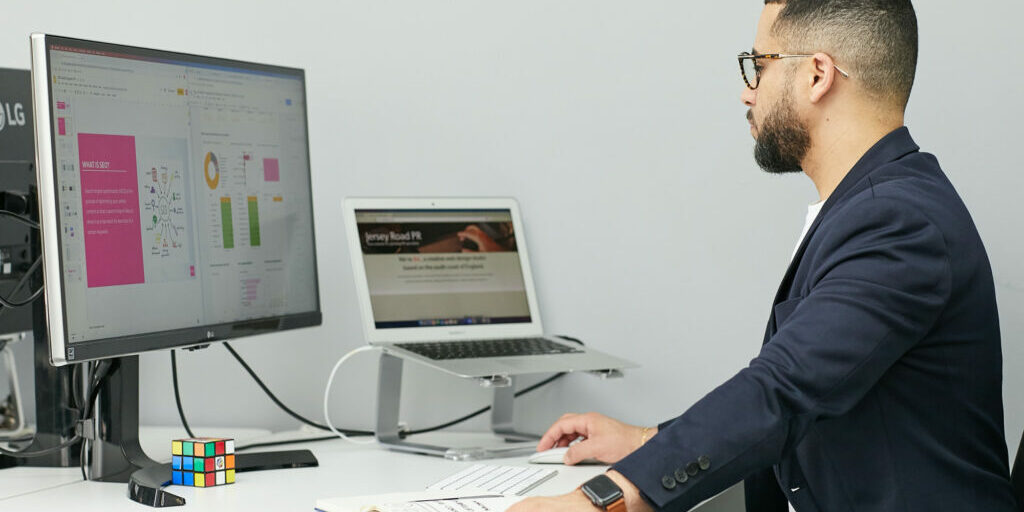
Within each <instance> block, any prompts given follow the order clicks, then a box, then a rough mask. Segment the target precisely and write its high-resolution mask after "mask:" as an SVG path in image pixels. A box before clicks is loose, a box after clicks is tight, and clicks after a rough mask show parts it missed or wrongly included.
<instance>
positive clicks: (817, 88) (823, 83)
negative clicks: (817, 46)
mask: <svg viewBox="0 0 1024 512" xmlns="http://www.w3.org/2000/svg"><path fill="white" fill-rule="evenodd" d="M811 66H812V68H811V75H810V77H809V79H810V84H808V85H809V86H810V97H809V98H808V99H810V100H811V103H818V102H819V101H821V100H822V99H823V98H825V96H826V95H828V93H829V91H831V90H832V86H833V85H834V84H835V81H836V78H838V77H839V71H838V70H836V63H835V61H834V60H832V57H830V56H829V55H828V54H825V53H815V54H814V55H812V56H811Z"/></svg>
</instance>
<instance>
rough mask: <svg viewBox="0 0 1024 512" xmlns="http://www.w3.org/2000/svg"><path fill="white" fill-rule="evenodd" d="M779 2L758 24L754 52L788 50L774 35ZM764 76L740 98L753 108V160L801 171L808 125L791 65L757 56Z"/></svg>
mask: <svg viewBox="0 0 1024 512" xmlns="http://www.w3.org/2000/svg"><path fill="white" fill-rule="evenodd" d="M782 7H783V6H782V5H780V4H769V5H766V6H765V8H764V11H763V12H762V13H761V19H760V21H759V22H758V25H757V36H756V37H755V38H754V48H753V53H786V52H787V50H788V49H787V48H784V47H782V46H783V44H782V43H781V42H779V41H776V40H775V38H773V37H772V35H771V27H772V24H773V23H774V22H775V19H776V18H777V17H778V15H779V11H780V10H782ZM757 65H758V66H760V68H761V78H760V81H759V82H758V85H757V89H756V90H751V89H750V88H749V87H744V90H743V93H742V94H741V95H740V97H741V98H742V100H743V104H744V105H747V106H748V107H750V109H749V110H748V111H747V121H748V122H749V123H750V134H751V135H753V137H754V140H755V145H754V160H755V161H757V165H759V166H760V167H761V169H763V170H764V171H766V172H769V173H773V174H781V173H790V172H801V171H802V169H801V162H802V161H803V159H804V156H805V155H806V154H807V150H808V149H809V148H810V145H811V139H810V134H809V132H808V130H807V126H806V124H805V123H804V122H803V121H802V120H801V119H800V117H799V115H798V113H797V110H796V102H795V99H794V95H793V88H792V85H793V73H792V72H791V71H790V70H791V69H793V68H792V67H789V66H793V65H792V64H788V63H787V62H785V61H781V60H768V59H758V62H757Z"/></svg>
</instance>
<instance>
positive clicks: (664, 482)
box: [661, 475, 676, 491]
mask: <svg viewBox="0 0 1024 512" xmlns="http://www.w3.org/2000/svg"><path fill="white" fill-rule="evenodd" d="M661 486H662V487H664V488H666V489H668V490H670V491H671V490H672V489H675V488H676V479H675V478H672V477H670V476H668V475H665V476H664V477H662V479H661Z"/></svg>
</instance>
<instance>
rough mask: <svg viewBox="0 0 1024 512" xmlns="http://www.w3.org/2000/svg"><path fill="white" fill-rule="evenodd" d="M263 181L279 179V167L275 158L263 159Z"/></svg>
mask: <svg viewBox="0 0 1024 512" xmlns="http://www.w3.org/2000/svg"><path fill="white" fill-rule="evenodd" d="M263 181H281V167H280V164H279V163H278V162H277V159H276V158H264V159H263Z"/></svg>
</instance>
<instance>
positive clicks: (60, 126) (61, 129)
mask: <svg viewBox="0 0 1024 512" xmlns="http://www.w3.org/2000/svg"><path fill="white" fill-rule="evenodd" d="M67 134H68V131H67V128H66V123H65V122H64V118H63V117H58V118H57V135H67Z"/></svg>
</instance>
